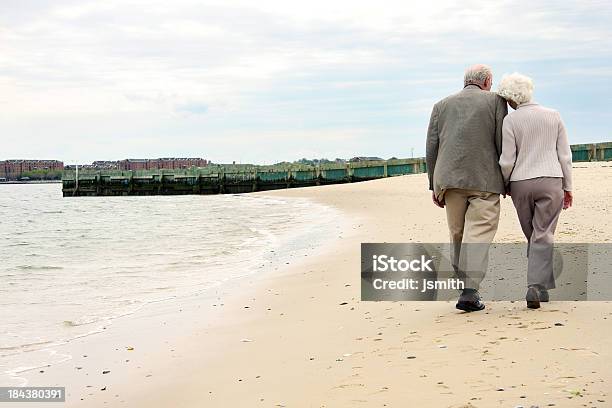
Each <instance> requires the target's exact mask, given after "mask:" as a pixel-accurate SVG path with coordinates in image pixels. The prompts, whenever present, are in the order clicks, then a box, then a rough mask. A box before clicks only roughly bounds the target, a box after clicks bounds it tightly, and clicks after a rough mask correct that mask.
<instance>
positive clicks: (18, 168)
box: [0, 159, 64, 180]
mask: <svg viewBox="0 0 612 408" xmlns="http://www.w3.org/2000/svg"><path fill="white" fill-rule="evenodd" d="M62 170H64V163H62V162H61V161H59V160H23V159H19V160H3V161H0V178H4V179H6V180H20V179H22V178H28V177H29V176H28V174H31V173H32V172H41V173H45V172H49V173H53V172H57V171H62ZM24 174H26V175H24Z"/></svg>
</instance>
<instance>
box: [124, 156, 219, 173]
mask: <svg viewBox="0 0 612 408" xmlns="http://www.w3.org/2000/svg"><path fill="white" fill-rule="evenodd" d="M208 164H209V162H208V160H205V159H201V158H199V157H180V158H176V157H164V158H160V159H125V160H121V161H119V165H118V167H119V168H120V169H121V170H154V169H188V168H190V167H206V166H208Z"/></svg>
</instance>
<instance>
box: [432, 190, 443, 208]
mask: <svg viewBox="0 0 612 408" xmlns="http://www.w3.org/2000/svg"><path fill="white" fill-rule="evenodd" d="M431 199H432V200H433V202H434V204H435V205H437V206H438V207H440V208H444V204H445V203H444V199H442V201H439V200H438V199H437V198H436V193H434V192H433V191H432V192H431Z"/></svg>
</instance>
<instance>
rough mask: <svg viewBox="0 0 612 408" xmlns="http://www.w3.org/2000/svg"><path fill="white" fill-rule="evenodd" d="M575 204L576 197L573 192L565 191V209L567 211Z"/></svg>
mask: <svg viewBox="0 0 612 408" xmlns="http://www.w3.org/2000/svg"><path fill="white" fill-rule="evenodd" d="M572 204H574V196H573V195H572V192H571V191H564V194H563V209H564V210H567V209H568V208H570V207H571V206H572Z"/></svg>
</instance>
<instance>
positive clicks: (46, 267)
mask: <svg viewBox="0 0 612 408" xmlns="http://www.w3.org/2000/svg"><path fill="white" fill-rule="evenodd" d="M17 269H21V270H22V271H29V270H42V271H53V270H59V269H64V267H63V266H53V265H38V266H37V265H17Z"/></svg>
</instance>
